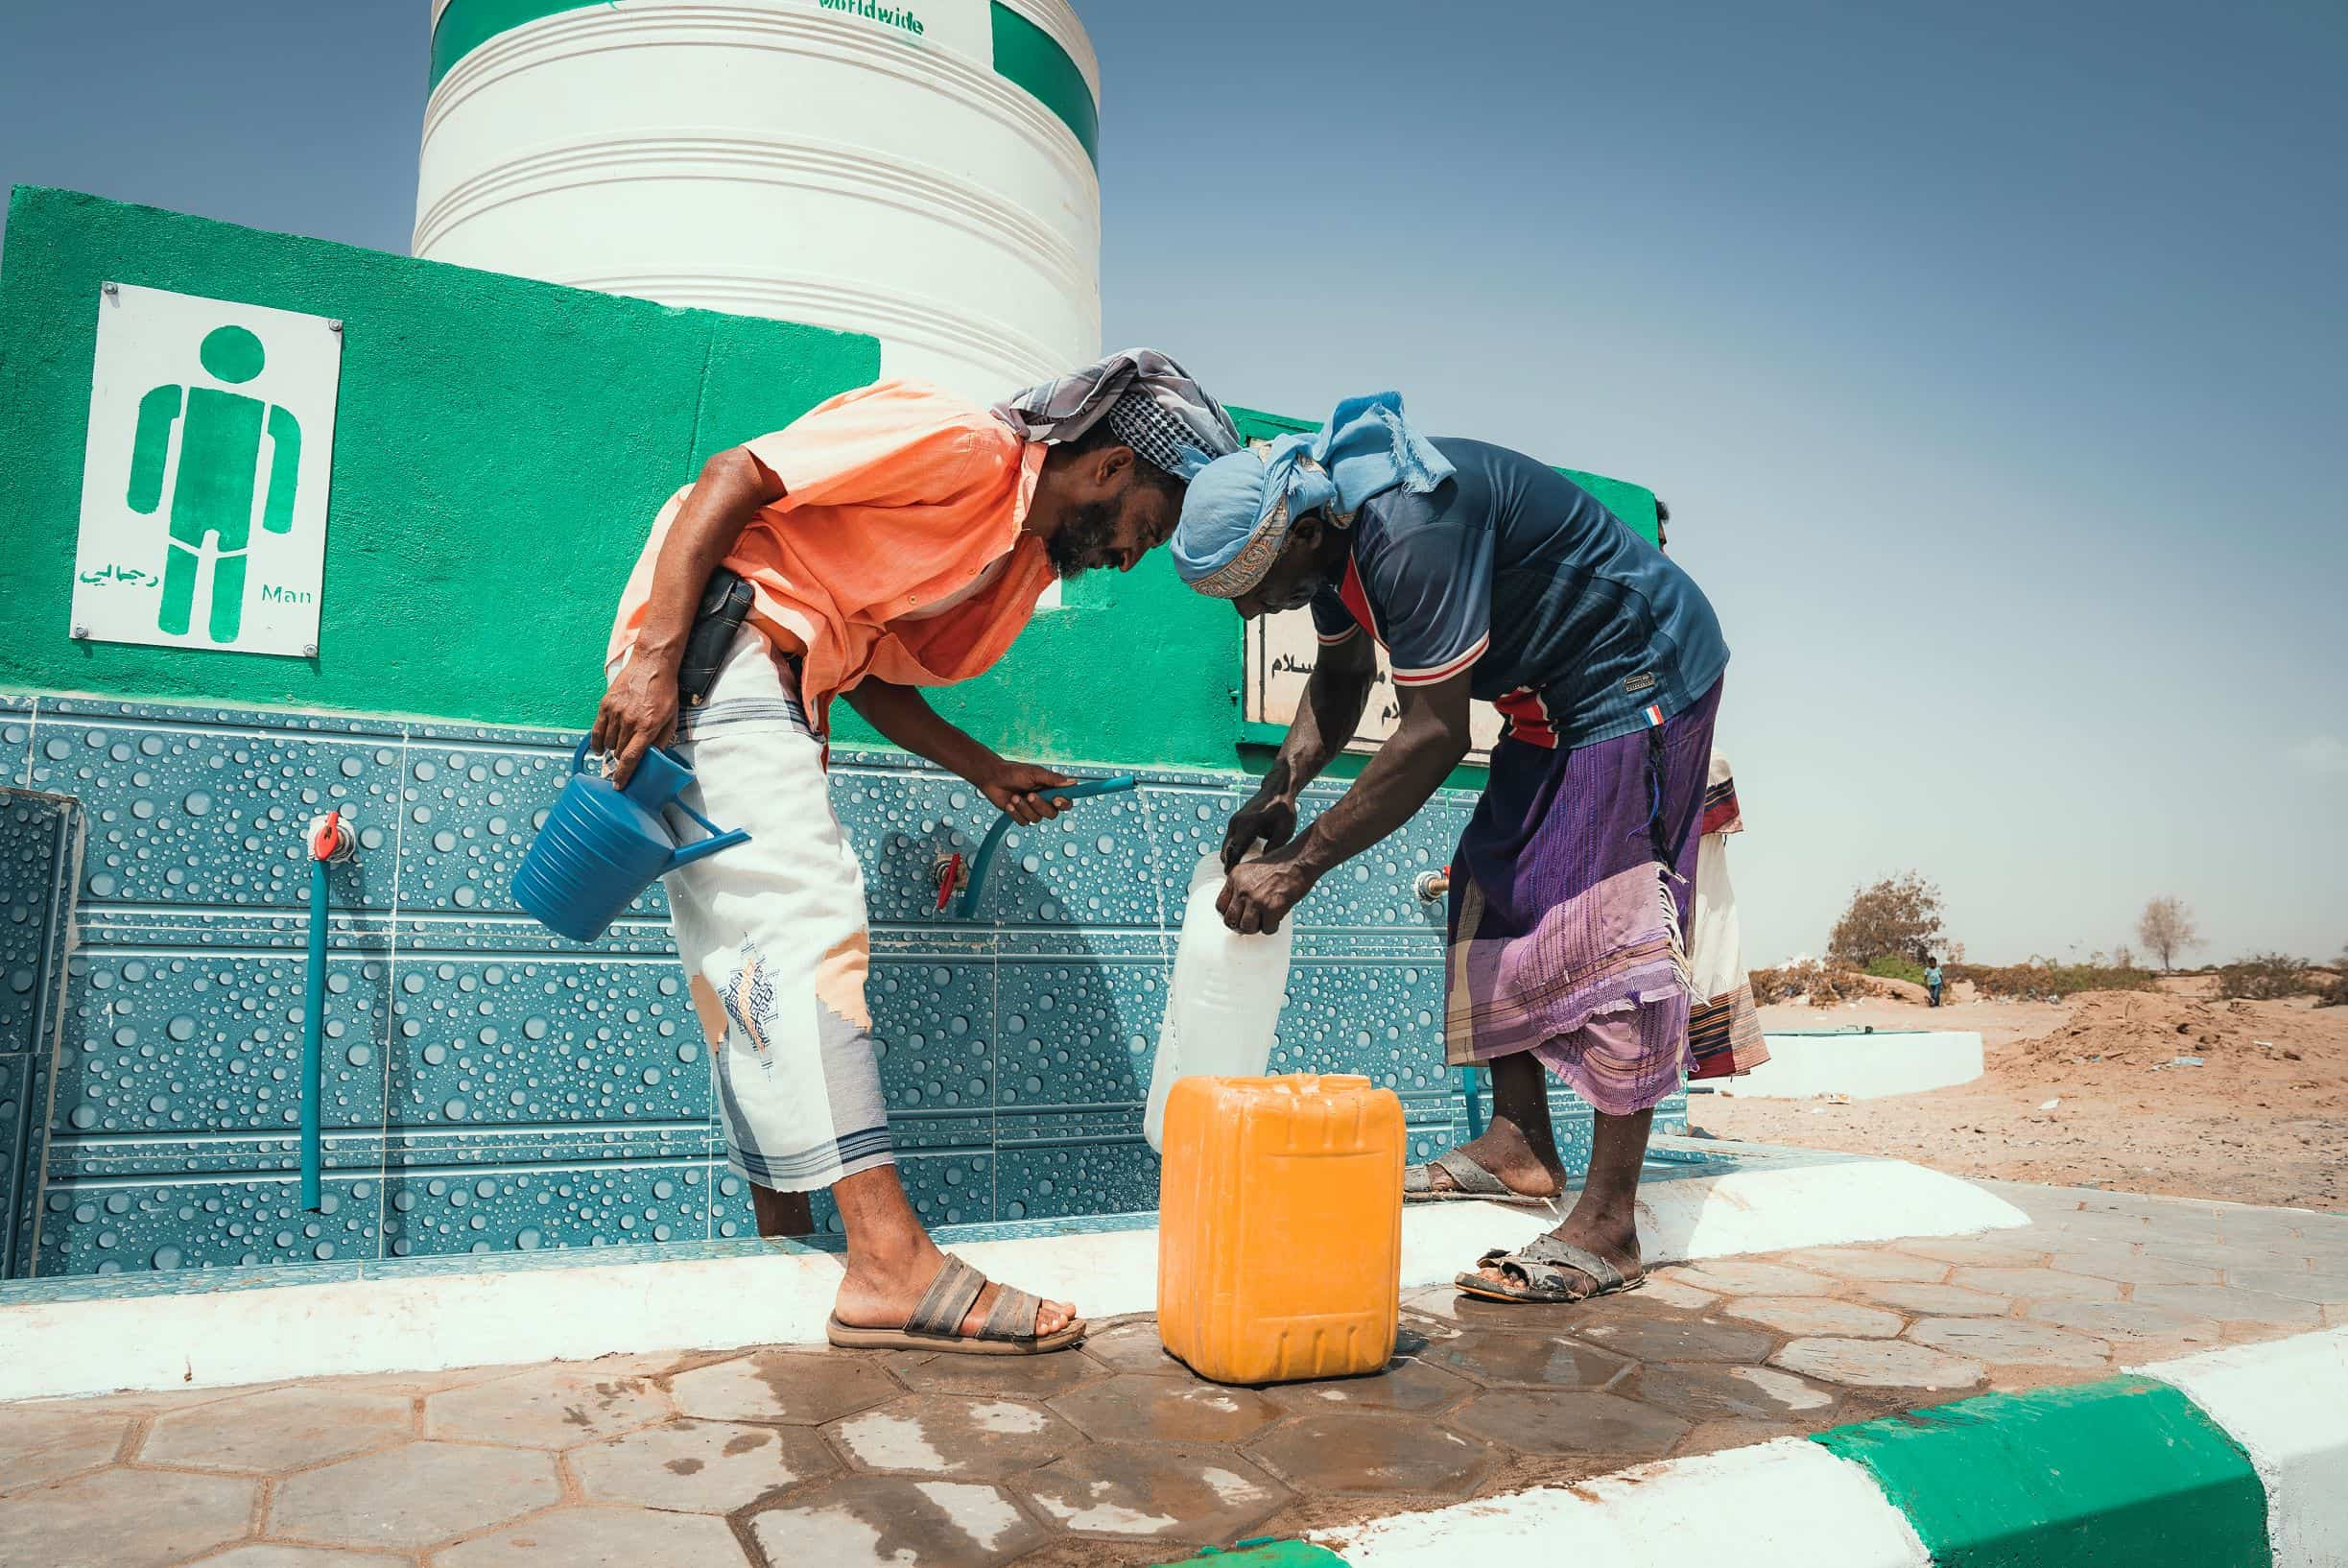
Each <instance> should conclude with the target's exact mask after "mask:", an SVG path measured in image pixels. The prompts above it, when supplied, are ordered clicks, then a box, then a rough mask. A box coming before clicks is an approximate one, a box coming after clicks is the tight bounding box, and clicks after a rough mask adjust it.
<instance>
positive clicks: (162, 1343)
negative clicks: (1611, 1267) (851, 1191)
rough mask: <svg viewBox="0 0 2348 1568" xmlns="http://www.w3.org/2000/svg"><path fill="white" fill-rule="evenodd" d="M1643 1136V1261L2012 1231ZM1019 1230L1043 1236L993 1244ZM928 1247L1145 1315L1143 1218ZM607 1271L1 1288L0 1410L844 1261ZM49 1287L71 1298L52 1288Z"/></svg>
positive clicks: (545, 1345) (684, 1299)
mask: <svg viewBox="0 0 2348 1568" xmlns="http://www.w3.org/2000/svg"><path fill="white" fill-rule="evenodd" d="M1656 1141H1657V1143H1658V1145H1662V1146H1667V1149H1668V1150H1669V1151H1670V1152H1679V1153H1683V1154H1689V1153H1700V1154H1701V1155H1702V1156H1704V1158H1703V1163H1700V1164H1687V1165H1681V1166H1679V1167H1677V1168H1676V1169H1674V1168H1673V1167H1671V1166H1668V1165H1665V1166H1658V1167H1656V1168H1654V1169H1653V1170H1651V1171H1650V1174H1649V1176H1648V1179H1647V1180H1646V1181H1645V1183H1644V1184H1643V1186H1642V1188H1641V1201H1640V1211H1641V1212H1640V1230H1641V1234H1642V1236H1643V1238H1644V1241H1645V1246H1646V1252H1647V1260H1648V1262H1649V1263H1669V1262H1678V1261H1684V1260H1692V1259H1698V1258H1714V1257H1726V1256H1731V1255H1734V1254H1737V1253H1743V1252H1764V1251H1776V1250H1779V1249H1782V1248H1788V1247H1824V1246H1833V1245H1838V1244H1846V1243H1859V1242H1870V1241H1886V1240H1890V1239H1892V1238H1895V1237H1903V1236H1951V1235H1966V1234H1971V1233H1973V1232H1976V1231H1981V1230H1990V1229H1999V1228H2004V1227H2008V1226H2016V1225H2025V1224H2028V1223H2029V1220H2028V1216H2027V1215H2025V1214H2024V1213H2023V1211H2022V1210H2020V1209H2018V1208H2016V1207H2014V1206H2013V1205H2012V1204H2010V1203H2008V1202H2006V1201H2005V1200H2004V1199H2002V1198H1998V1197H1996V1196H1994V1195H1992V1194H1990V1193H1988V1192H1986V1191H1984V1190H1983V1189H1981V1188H1980V1187H1977V1186H1975V1185H1973V1184H1972V1183H1970V1182H1967V1181H1963V1180H1960V1179H1958V1178H1957V1177H1955V1176H1945V1175H1943V1174H1941V1173H1939V1172H1936V1171H1929V1170H1926V1169H1925V1168H1923V1167H1922V1166H1918V1165H1911V1164H1909V1163H1907V1162H1906V1161H1901V1160H1881V1159H1864V1158H1858V1157H1848V1156H1839V1155H1819V1154H1814V1153H1796V1152H1781V1151H1769V1150H1761V1149H1756V1148H1752V1147H1749V1146H1742V1145H1736V1144H1725V1143H1701V1142H1689V1141H1685V1140H1674V1139H1658V1140H1656ZM1552 1224H1555V1217H1554V1216H1553V1215H1550V1214H1547V1213H1544V1212H1543V1211H1539V1210H1528V1209H1522V1208H1514V1207H1506V1206H1503V1205H1499V1204H1492V1203H1482V1202H1467V1203H1446V1204H1437V1205H1433V1206H1427V1207H1411V1208H1410V1209H1407V1210H1406V1211H1405V1214H1404V1219H1403V1258H1402V1275H1403V1277H1402V1285H1403V1288H1404V1290H1406V1291H1408V1290H1411V1289H1415V1288H1418V1287H1421V1286H1427V1285H1435V1284H1441V1283H1445V1282H1447V1281H1449V1280H1450V1279H1451V1278H1452V1277H1453V1276H1455V1275H1456V1274H1458V1273H1459V1271H1461V1270H1463V1269H1466V1268H1468V1267H1469V1266H1471V1265H1472V1264H1473V1263H1474V1261H1475V1259H1476V1257H1477V1256H1478V1254H1480V1253H1481V1252H1482V1251H1483V1250H1484V1249H1485V1248H1487V1247H1495V1246H1501V1245H1509V1246H1514V1245H1517V1244H1519V1243H1522V1242H1524V1241H1527V1240H1530V1238H1531V1237H1532V1236H1533V1235H1535V1234H1536V1233H1538V1232H1539V1231H1541V1230H1544V1229H1546V1228H1548V1227H1549V1226H1550V1225H1552ZM1023 1229H1032V1230H1036V1231H1041V1232H1044V1233H1041V1234H1016V1233H1012V1234H1007V1233H1006V1232H1017V1231H1020V1230H1023ZM940 1240H941V1241H943V1242H944V1243H945V1245H946V1246H948V1247H951V1248H952V1249H953V1250H954V1251H955V1252H957V1253H958V1254H960V1255H961V1256H963V1257H965V1258H967V1259H968V1260H969V1261H970V1262H971V1263H972V1264H973V1265H975V1266H976V1267H978V1268H979V1269H981V1270H983V1271H985V1272H986V1273H987V1274H988V1275H989V1276H991V1277H994V1278H997V1279H1002V1280H1006V1281H1008V1282H1010V1283H1013V1284H1016V1285H1018V1286H1019V1287H1020V1288H1022V1289H1024V1290H1028V1291H1032V1292H1035V1293H1037V1294H1039V1295H1047V1296H1053V1297H1056V1298H1060V1299H1064V1300H1071V1301H1075V1302H1076V1303H1077V1304H1078V1305H1079V1308H1080V1309H1081V1310H1082V1311H1083V1312H1084V1313H1085V1314H1086V1316H1087V1317H1090V1318H1094V1319H1105V1318H1113V1317H1118V1316H1121V1315H1124V1314H1128V1313H1137V1312H1153V1311H1155V1310H1156V1307H1157V1246H1158V1238H1157V1231H1156V1228H1155V1227H1154V1225H1153V1224H1150V1223H1149V1221H1148V1220H1147V1218H1146V1217H1138V1216H1137V1217H1135V1218H1134V1219H1133V1220H1132V1222H1130V1223H1129V1224H1126V1225H1124V1226H1123V1227H1119V1228H1104V1227H1103V1223H1101V1222H1093V1223H1089V1224H1083V1225H1081V1226H1080V1227H1079V1226H1078V1225H1062V1226H1053V1225H1051V1224H1042V1225H1034V1226H990V1227H981V1228H980V1234H979V1235H978V1236H976V1237H964V1236H957V1235H954V1234H951V1233H949V1234H946V1235H944V1236H941V1237H940ZM610 1258H611V1254H609V1253H608V1252H605V1253H601V1254H592V1253H584V1252H582V1253H581V1254H578V1255H577V1261H573V1259H572V1258H571V1257H569V1256H566V1255H562V1254H548V1253H543V1252H541V1253H533V1254H530V1255H529V1257H528V1263H527V1266H523V1265H521V1264H519V1263H511V1262H510V1263H509V1264H508V1265H507V1266H506V1267H503V1268H494V1267H492V1268H485V1269H478V1270H466V1271H459V1270H454V1269H450V1268H448V1267H446V1266H445V1265H439V1266H434V1267H431V1268H429V1269H421V1270H418V1269H414V1268H406V1269H403V1268H402V1267H401V1266H398V1265H383V1266H380V1267H379V1269H378V1270H376V1271H370V1272H368V1273H367V1274H365V1275H363V1276H362V1277H358V1278H349V1277H344V1278H337V1279H332V1280H326V1281H320V1282H316V1283H308V1282H305V1281H303V1279H302V1278H301V1271H300V1270H298V1269H276V1270H239V1271H223V1272H222V1273H221V1274H220V1276H219V1277H218V1279H217V1280H213V1279H206V1278H203V1277H202V1276H186V1275H181V1276H178V1277H177V1278H176V1279H175V1280H174V1281H172V1288H171V1289H170V1290H168V1291H162V1290H156V1289H153V1288H148V1289H145V1290H143V1291H139V1292H136V1293H131V1292H125V1293H123V1294H120V1295H110V1294H107V1292H106V1290H105V1289H104V1284H105V1282H100V1281H86V1282H85V1281H66V1282H56V1283H51V1282H34V1283H33V1285H32V1286H31V1287H30V1288H29V1289H28V1288H11V1287H0V1400H10V1399H31V1398H39V1397H48V1396H59V1395H75V1394H89V1393H105V1392H113V1391H117V1390H150V1389H182V1388H199V1387H226V1386H232V1385H237V1384H247V1383H266V1382H274V1381H278V1380H282V1379H289V1378H307V1377H323V1376H334V1375H339V1374H344V1373H368V1372H398V1371H428V1370H437V1369H439V1368H443V1367H453V1366H485V1365H503V1364H508V1363H521V1362H538V1361H547V1360H559V1361H580V1360H588V1359H591V1358H594V1357H597V1356H605V1355H612V1354H615V1353H621V1352H629V1353H638V1352H647V1351H663V1350H685V1349H707V1348H733V1347H739V1346H744V1345H756V1344H787V1343H818V1342H821V1340H822V1338H823V1325H824V1320H825V1319H826V1318H827V1317H829V1315H830V1311H831V1303H832V1296H833V1294H834V1292H835V1290H836V1289H837V1287H838V1284H839V1278H840V1271H841V1268H842V1258H841V1257H840V1256H839V1255H838V1254H836V1253H832V1252H826V1251H816V1250H811V1249H809V1248H806V1247H790V1246H787V1245H778V1246H774V1247H761V1246H752V1247H747V1248H745V1249H744V1250H742V1251H740V1252H737V1253H733V1254H731V1255H725V1256H717V1257H711V1256H699V1257H688V1258H665V1257H662V1256H660V1255H658V1254H657V1253H656V1252H655V1251H654V1250H653V1249H652V1248H649V1247H648V1248H642V1249H637V1251H636V1255H635V1256H634V1257H632V1258H629V1259H627V1260H624V1261H610ZM59 1285H65V1286H70V1287H74V1289H71V1290H68V1291H66V1292H65V1293H63V1294H62V1295H60V1294H59ZM12 1293H13V1294H14V1295H15V1296H16V1299H15V1300H13V1301H12V1299H11V1295H12Z"/></svg>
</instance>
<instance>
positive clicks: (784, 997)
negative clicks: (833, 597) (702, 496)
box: [663, 630, 893, 1192]
mask: <svg viewBox="0 0 2348 1568" xmlns="http://www.w3.org/2000/svg"><path fill="white" fill-rule="evenodd" d="M827 749H828V748H827V747H826V745H825V741H824V737H823V736H821V735H818V734H817V733H816V732H815V730H814V728H813V727H812V726H811V725H809V723H808V719H807V712H806V709H805V708H804V707H803V706H802V705H801V704H800V701H799V696H798V680H797V676H796V672H795V668H794V666H793V665H792V664H791V663H790V662H789V661H787V660H784V659H780V658H777V657H775V655H774V654H773V653H772V651H771V649H770V648H769V646H768V644H767V641H766V639H765V638H764V637H761V636H760V635H759V634H758V633H756V632H754V631H747V630H746V631H744V632H743V633H742V635H741V636H740V637H738V638H737V639H735V642H734V646H733V649H732V651H731V652H730V653H727V655H726V659H725V663H724V665H723V668H722V669H721V670H720V671H719V673H718V678H717V682H716V684H715V685H714V686H713V687H711V689H710V693H709V698H708V701H706V702H704V703H703V704H702V705H700V707H698V708H690V709H687V710H686V711H685V712H684V713H682V714H681V715H679V719H678V731H677V750H678V754H679V755H681V756H682V757H683V758H684V759H685V761H686V763H687V764H688V765H689V766H690V767H691V768H692V769H693V772H694V780H695V782H694V787H693V789H691V790H689V791H687V792H686V799H687V800H688V802H689V803H690V804H691V805H692V806H693V807H694V808H695V809H696V810H698V811H700V812H701V813H702V814H703V815H704V816H706V817H707V818H708V819H709V820H711V821H713V822H716V823H717V824H718V825H719V826H720V827H723V828H737V827H738V828H742V829H745V830H746V831H747V832H748V834H749V835H750V841H749V843H745V844H739V845H737V846H735V847H734V848H732V849H728V850H724V851H723V852H721V853H719V854H716V855H713V856H711V857H710V858H709V859H707V860H704V861H700V862H698V863H696V864H694V865H692V866H688V867H684V868H683V869H682V870H678V871H675V872H672V873H671V874H670V875H669V876H667V877H666V878H664V879H663V881H664V882H665V884H666V886H667V888H668V891H669V909H670V923H671V925H672V927H673V928H674V930H675V932H676V952H677V957H678V958H679V959H681V960H682V961H683V962H684V965H685V972H686V974H687V975H688V976H689V977H690V979H691V984H692V989H693V1004H694V1008H695V1010H697V1011H698V1012H699V1013H700V1020H701V1028H702V1032H703V1033H705V1034H707V1035H708V1037H709V1049H710V1054H711V1056H712V1057H713V1058H714V1059H715V1061H716V1063H717V1089H718V1105H719V1107H720V1109H721V1110H722V1111H723V1116H724V1121H725V1131H726V1143H727V1152H728V1156H729V1159H730V1162H731V1164H732V1166H733V1168H734V1170H735V1171H737V1172H739V1173H740V1174H741V1175H742V1176H746V1177H747V1178H748V1179H749V1180H751V1181H754V1182H756V1183H758V1185H760V1186H762V1187H771V1188H774V1189H776V1190H777V1191H781V1192H813V1191H815V1190H816V1189H818V1188H819V1187H828V1186H830V1185H831V1184H832V1183H833V1182H835V1181H838V1180H839V1179H840V1178H841V1177H842V1176H853V1175H855V1174H856V1173H857V1172H859V1171H866V1170H870V1169H872V1168H874V1167H876V1166H881V1165H888V1164H890V1163H892V1161H893V1156H892V1155H891V1154H890V1152H889V1120H888V1113H887V1110H886V1108H885V1105H884V1102H883V1100H882V1097H881V1076H880V1064H879V1060H878V1057H877V1056H876V1054H875V1052H874V1050H873V1045H872V1034H871V1029H872V1019H871V1014H870V1012H869V1011H868V1010H866V1005H865V977H866V970H867V969H868V968H869V966H870V960H871V938H870V936H869V934H868V933H867V931H866V924H865V882H864V872H863V870H862V868H861V867H859V866H858V865H857V861H856V855H855V852H854V851H853V850H852V849H850V848H849V846H848V840H847V835H846V834H845V833H844V832H842V829H841V826H840V821H839V819H838V818H836V817H834V816H833V815H832V806H831V796H830V792H829V790H828V788H827V780H826V777H825V763H826V759H827Z"/></svg>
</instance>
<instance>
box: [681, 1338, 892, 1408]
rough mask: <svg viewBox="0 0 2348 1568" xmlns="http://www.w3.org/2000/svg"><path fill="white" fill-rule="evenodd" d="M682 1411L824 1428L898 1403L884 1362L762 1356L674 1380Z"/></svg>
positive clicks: (788, 1353) (802, 1354) (816, 1355)
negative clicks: (884, 1404) (885, 1402)
mask: <svg viewBox="0 0 2348 1568" xmlns="http://www.w3.org/2000/svg"><path fill="white" fill-rule="evenodd" d="M669 1392H670V1393H671V1395H672V1396H674V1397H675V1399H676V1408H677V1409H678V1410H679V1411H681V1412H683V1413H684V1414H687V1415H698V1416H700V1417H702V1418H703V1419H705V1420H712V1421H783V1422H788V1423H789V1424H791V1425H793V1426H821V1425H822V1424H823V1423H824V1422H826V1421H836V1420H838V1419H840V1417H842V1415H847V1414H852V1413H854V1412H856V1411H860V1410H865V1409H866V1408H868V1407H870V1406H873V1405H877V1404H880V1403H881V1402H882V1401H883V1400H888V1399H894V1398H896V1397H897V1394H898V1389H897V1385H896V1384H895V1383H894V1382H892V1381H891V1380H890V1379H889V1374H888V1373H887V1372H886V1371H884V1370H882V1368H881V1366H880V1364H879V1363H878V1362H876V1361H873V1360H871V1359H869V1358H866V1357H863V1356H843V1355H838V1354H832V1353H827V1352H826V1351H823V1350H761V1351H759V1352H758V1353H757V1354H756V1355H750V1356H737V1357H736V1358H734V1359H733V1360H732V1361H722V1362H720V1363H718V1364H717V1365H716V1366H702V1367H698V1368H696V1369H695V1370H693V1371H690V1372H679V1373H677V1374H676V1377H674V1378H672V1379H670V1380H669Z"/></svg>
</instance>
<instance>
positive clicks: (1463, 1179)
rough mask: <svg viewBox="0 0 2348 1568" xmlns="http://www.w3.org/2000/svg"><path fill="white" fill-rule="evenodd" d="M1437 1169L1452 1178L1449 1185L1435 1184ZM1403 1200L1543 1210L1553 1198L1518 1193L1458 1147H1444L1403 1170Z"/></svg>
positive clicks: (1408, 1201)
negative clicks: (1495, 1204) (1498, 1205)
mask: <svg viewBox="0 0 2348 1568" xmlns="http://www.w3.org/2000/svg"><path fill="white" fill-rule="evenodd" d="M1438 1170H1439V1171H1441V1172H1442V1173H1443V1174H1444V1175H1445V1176H1449V1177H1451V1185H1450V1186H1448V1187H1438V1186H1436V1185H1435V1172H1437V1171H1438ZM1402 1200H1403V1201H1404V1202H1406V1203H1513V1204H1515V1205H1516V1206H1517V1207H1519V1208H1528V1209H1545V1208H1548V1207H1549V1206H1550V1204H1551V1202H1552V1201H1553V1200H1550V1199H1547V1198H1531V1197H1529V1196H1527V1195H1526V1194H1524V1193H1521V1192H1518V1191H1517V1190H1516V1189H1515V1188H1513V1187H1511V1186H1509V1185H1508V1184H1507V1183H1506V1182H1505V1181H1503V1180H1501V1179H1500V1177H1498V1176H1494V1175H1493V1174H1492V1173H1491V1172H1489V1171H1487V1170H1485V1169H1484V1168H1483V1167H1482V1166H1481V1165H1479V1164H1477V1163H1476V1162H1475V1161H1474V1160H1472V1159H1469V1158H1468V1157H1467V1156H1466V1155H1465V1154H1462V1153H1460V1152H1459V1151H1458V1150H1457V1149H1452V1150H1447V1151H1445V1152H1442V1153H1440V1154H1437V1155H1435V1158H1434V1159H1432V1160H1429V1161H1428V1162H1427V1163H1426V1164H1424V1165H1413V1166H1411V1168H1410V1169H1409V1170H1407V1171H1405V1172H1403V1174H1402Z"/></svg>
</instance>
